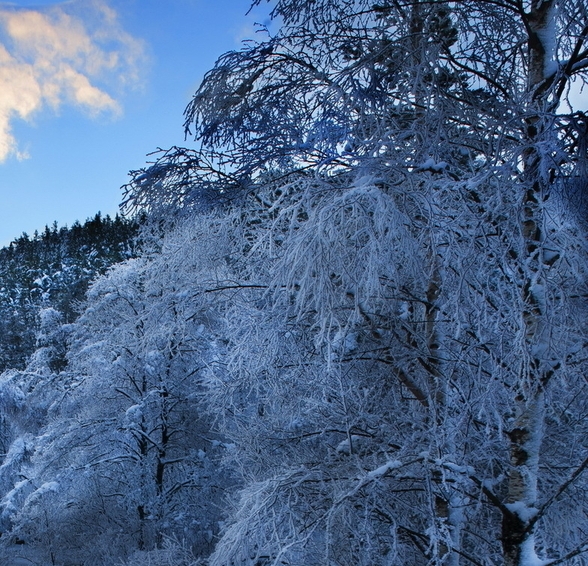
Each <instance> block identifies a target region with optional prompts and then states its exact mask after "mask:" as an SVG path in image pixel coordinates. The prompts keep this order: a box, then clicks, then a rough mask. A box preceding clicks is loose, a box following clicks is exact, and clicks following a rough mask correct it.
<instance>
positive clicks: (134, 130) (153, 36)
mask: <svg viewBox="0 0 588 566" xmlns="http://www.w3.org/2000/svg"><path fill="white" fill-rule="evenodd" d="M249 5H250V3H249V0H214V1H210V0H69V1H66V2H55V1H51V0H44V1H39V0H37V1H26V0H20V1H18V2H0V202H1V203H2V205H1V207H0V246H1V245H6V244H7V243H9V242H10V241H11V240H12V239H14V238H15V237H17V236H19V235H20V234H21V233H22V232H27V233H28V234H32V233H33V232H34V231H35V230H39V231H41V230H43V228H44V226H45V225H46V224H49V225H50V224H52V223H53V221H54V220H56V221H57V222H58V224H59V225H65V224H67V225H71V224H72V223H73V222H74V221H75V220H76V219H78V220H80V221H84V220H85V219H86V218H87V217H89V216H93V215H94V214H95V213H96V212H98V211H101V212H102V213H103V214H110V215H114V214H116V212H117V209H118V204H119V202H120V200H121V191H120V186H121V185H123V184H124V183H125V182H127V180H128V176H127V173H128V171H129V170H131V169H138V168H140V167H141V166H143V165H144V164H145V162H146V159H147V157H146V154H147V153H149V152H151V151H153V150H155V149H156V148H157V147H162V148H167V147H170V146H172V145H182V144H185V143H188V144H189V142H185V141H184V134H183V129H182V122H183V120H182V113H183V110H184V108H185V106H186V105H187V103H188V102H189V100H190V97H191V95H192V94H193V93H194V91H195V90H196V88H197V86H198V84H199V82H200V80H201V79H202V77H203V75H204V73H205V72H206V71H207V70H208V69H209V68H211V67H212V65H213V64H214V62H215V60H216V59H217V57H218V56H219V55H221V54H222V53H224V52H225V51H227V50H230V49H238V48H239V46H240V45H241V41H242V40H243V39H245V38H247V37H252V36H254V34H255V27H254V24H255V22H263V23H268V16H267V13H268V7H267V6H264V8H262V9H258V10H256V11H254V12H252V13H251V14H249V15H246V14H247V11H248V9H249Z"/></svg>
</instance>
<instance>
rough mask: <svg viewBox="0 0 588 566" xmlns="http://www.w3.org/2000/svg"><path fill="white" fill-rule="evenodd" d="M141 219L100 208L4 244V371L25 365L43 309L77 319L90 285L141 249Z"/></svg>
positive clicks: (0, 282) (0, 289)
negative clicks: (90, 214) (83, 219)
mask: <svg viewBox="0 0 588 566" xmlns="http://www.w3.org/2000/svg"><path fill="white" fill-rule="evenodd" d="M138 231H139V222H138V221H137V220H129V219H125V218H122V217H120V216H118V215H117V216H116V217H115V219H114V220H112V219H111V218H110V217H109V216H106V217H104V218H103V217H102V216H101V215H100V213H98V214H96V216H95V217H94V218H91V219H88V220H87V221H86V222H85V223H84V224H80V223H79V222H75V223H74V224H73V225H72V226H71V228H67V227H61V228H59V227H58V226H57V223H54V224H53V225H52V226H51V228H49V226H46V227H45V230H44V231H43V232H42V233H40V234H39V233H35V234H34V235H33V236H32V237H31V236H29V235H28V234H25V233H23V234H22V235H21V236H20V237H18V238H16V239H15V240H14V241H13V242H11V243H10V245H9V246H6V247H4V248H2V249H0V371H4V370H6V369H10V368H14V369H23V368H24V367H25V365H26V362H27V360H28V358H29V357H30V356H31V354H32V353H33V352H34V350H35V347H36V343H37V339H38V334H39V330H40V323H41V311H43V310H45V309H53V310H55V311H57V312H58V313H59V316H60V318H61V320H62V322H63V323H65V324H68V323H70V322H73V321H74V320H75V318H76V317H77V315H78V314H79V313H78V308H79V306H80V304H81V302H82V301H83V299H84V297H85V294H86V291H87V290H88V285H89V284H90V282H91V281H92V280H94V279H95V278H96V276H98V275H102V274H103V273H105V272H106V270H107V269H108V268H109V267H110V266H111V265H113V264H115V263H118V262H121V261H123V260H125V259H130V258H131V257H134V256H135V255H136V254H137V250H138Z"/></svg>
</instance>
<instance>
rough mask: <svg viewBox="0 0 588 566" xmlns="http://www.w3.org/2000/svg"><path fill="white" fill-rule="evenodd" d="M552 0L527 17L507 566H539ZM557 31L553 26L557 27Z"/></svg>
mask: <svg viewBox="0 0 588 566" xmlns="http://www.w3.org/2000/svg"><path fill="white" fill-rule="evenodd" d="M555 9H556V7H555V3H554V1H553V0H533V1H532V2H531V5H530V9H529V12H528V13H527V14H526V25H527V32H528V57H529V68H528V83H527V88H528V96H529V105H530V110H532V111H531V112H530V116H531V117H530V118H527V121H526V132H525V134H526V142H527V144H528V149H527V150H526V151H525V153H524V154H523V159H524V172H523V174H522V181H523V187H524V191H525V193H524V196H523V201H522V204H523V207H522V217H521V224H520V226H521V235H522V238H523V242H522V243H523V246H522V251H523V257H522V258H521V260H520V266H521V267H520V269H521V273H522V275H523V288H522V302H523V313H522V324H523V331H524V347H525V350H526V351H525V354H524V355H525V358H526V359H525V362H524V367H523V372H522V375H521V383H520V384H519V393H518V396H517V401H518V404H519V406H518V416H517V418H516V421H515V423H514V426H513V428H512V429H511V430H510V432H509V434H508V435H509V440H510V473H509V479H508V495H507V501H506V506H505V508H506V510H507V511H504V512H503V520H502V541H501V542H502V548H503V553H504V564H505V566H532V565H535V564H536V563H537V553H536V545H535V523H534V521H533V518H534V516H535V515H536V503H537V476H538V472H539V453H540V449H541V441H542V436H543V426H544V415H545V396H544V391H543V390H544V387H545V385H546V383H547V379H548V376H547V370H546V367H545V361H544V359H543V358H544V353H545V351H546V350H547V345H548V344H547V340H548V338H547V337H548V335H549V332H548V321H547V313H546V305H545V297H546V293H545V289H546V285H547V279H546V276H545V266H544V265H543V262H542V258H543V256H544V253H543V251H544V248H545V234H544V232H545V231H544V230H543V224H544V219H543V214H544V213H543V195H544V194H545V193H544V190H545V189H546V188H547V187H546V186H545V181H544V180H543V179H542V178H541V176H540V160H541V156H540V154H539V153H538V152H537V150H536V149H535V148H534V146H535V144H536V143H537V142H538V141H540V140H541V139H542V137H543V136H544V135H549V134H548V132H546V131H545V130H546V126H545V125H544V124H543V123H542V119H541V110H542V106H544V105H546V104H547V100H546V99H544V98H543V93H542V91H544V85H545V84H546V80H547V79H548V74H549V72H550V69H549V67H550V64H551V62H552V61H553V53H552V50H553V47H552V46H553V45H554V44H555V38H554V37H553V33H554V27H555V26H553V22H554V19H555ZM552 27H553V29H552Z"/></svg>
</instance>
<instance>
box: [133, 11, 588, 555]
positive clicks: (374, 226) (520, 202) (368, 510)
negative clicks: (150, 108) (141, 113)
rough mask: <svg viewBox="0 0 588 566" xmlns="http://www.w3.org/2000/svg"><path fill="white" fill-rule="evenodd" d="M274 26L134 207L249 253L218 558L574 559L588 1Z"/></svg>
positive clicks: (237, 328)
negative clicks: (183, 222) (212, 217)
mask: <svg viewBox="0 0 588 566" xmlns="http://www.w3.org/2000/svg"><path fill="white" fill-rule="evenodd" d="M274 15H275V16H276V17H279V18H281V20H282V22H283V27H282V30H281V31H280V32H278V33H277V34H276V35H275V36H274V37H268V38H267V40H265V41H261V42H259V43H253V44H251V45H249V46H248V47H246V48H244V49H243V50H241V51H238V52H230V53H227V54H225V55H223V56H222V57H221V58H220V59H219V61H218V62H217V64H216V66H215V67H214V69H212V70H211V71H210V72H209V73H208V75H207V76H206V77H205V79H204V81H203V83H202V85H201V86H200V88H199V89H198V91H197V93H196V95H195V97H194V99H193V102H192V103H191V104H190V106H189V107H188V109H187V111H186V128H187V130H190V129H191V130H192V131H194V132H195V134H196V138H197V140H199V141H200V143H201V146H200V148H199V149H197V150H185V149H177V148H174V149H172V150H170V151H168V152H166V153H164V154H163V155H161V156H160V159H158V161H157V162H156V163H154V164H153V165H152V166H151V167H149V168H146V169H145V170H142V171H139V172H136V173H135V174H134V178H133V181H132V183H131V184H130V185H129V186H128V187H127V193H126V198H127V200H126V204H127V206H128V207H129V208H133V207H136V208H141V207H146V208H147V209H149V210H153V211H156V212H157V211H158V210H168V207H170V206H181V207H183V208H184V209H191V210H196V211H198V210H207V209H208V208H209V207H210V206H211V205H218V204H219V203H220V204H222V203H226V202H229V203H232V204H233V206H234V207H235V208H236V209H238V210H240V211H241V214H242V216H243V218H244V219H243V227H244V228H243V229H244V232H245V233H246V234H248V237H249V239H248V241H249V242H250V244H249V245H245V246H239V245H238V244H237V243H236V244H235V245H236V248H235V255H240V254H243V253H244V254H245V255H244V260H242V263H243V265H244V267H243V268H242V270H241V272H240V278H239V280H238V281H236V282H235V284H234V285H233V286H232V287H231V289H232V292H233V301H234V307H233V308H232V309H231V310H229V311H227V312H229V313H230V317H228V318H227V333H228V334H227V340H228V346H227V356H228V358H227V359H228V361H229V363H228V366H227V367H226V368H223V369H222V370H221V369H220V368H211V371H210V374H209V386H210V396H211V404H212V406H213V407H214V411H215V412H217V413H218V414H219V415H222V417H219V419H218V420H219V423H220V424H221V427H222V430H223V432H224V433H225V434H226V435H228V436H231V437H232V438H233V439H234V441H235V444H236V445H237V447H238V451H237V453H238V462H239V463H240V465H241V466H242V467H243V469H244V470H245V471H246V477H247V478H248V482H247V487H246V488H245V489H244V490H243V492H242V494H241V499H240V502H239V503H237V504H236V505H237V506H236V508H235V511H234V514H233V520H232V523H231V524H230V526H229V527H228V528H227V530H226V532H225V535H224V537H223V538H222V539H221V541H220V543H219V545H218V546H217V549H216V551H215V554H214V555H213V557H212V563H213V564H215V565H228V564H232V563H244V564H260V563H268V564H281V563H289V564H319V563H320V564H348V563H357V564H360V563H365V564H400V563H406V562H410V563H431V564H441V563H444V564H457V563H459V562H463V563H473V564H506V565H508V566H530V565H531V564H537V563H538V561H543V562H542V563H544V564H557V563H564V562H567V563H584V562H583V561H584V558H583V552H584V551H585V550H588V539H587V538H586V537H584V536H583V534H582V533H584V532H585V530H586V527H587V525H586V524H585V520H584V519H583V518H582V514H581V512H580V510H581V509H582V506H583V505H584V504H585V499H584V489H583V486H584V485H585V480H584V475H583V474H584V471H585V468H586V467H587V466H588V460H586V459H585V458H586V456H585V450H586V444H585V437H586V434H585V433H586V431H585V429H584V427H583V426H582V425H581V424H580V423H581V422H582V419H583V415H584V410H585V409H584V402H583V401H582V397H583V394H582V391H583V390H584V385H585V380H584V378H583V372H584V371H585V361H584V360H583V357H582V349H583V347H584V344H585V343H586V330H587V329H586V325H585V322H584V320H585V314H584V313H585V310H584V308H585V306H584V302H585V296H586V259H587V258H586V249H585V243H586V237H585V236H586V235H585V225H584V222H585V219H583V218H578V214H576V211H574V210H573V209H572V208H573V207H572V204H571V203H572V202H573V199H574V198H577V196H578V195H577V192H578V187H580V188H581V187H583V186H584V185H585V181H584V179H583V178H582V175H584V174H585V171H586V163H587V161H586V160H587V159H588V155H587V154H586V147H587V142H586V117H585V116H584V115H583V114H582V113H581V112H578V111H576V112H573V109H570V108H568V107H567V95H568V93H569V89H570V88H571V87H573V88H577V87H578V86H579V85H580V84H582V81H584V80H585V77H586V71H587V70H588V48H587V46H586V38H587V35H588V13H587V9H586V6H585V3H584V2H583V1H574V0H570V1H566V2H558V1H557V0H529V1H522V0H521V1H519V0H478V1H468V0H465V1H463V2H447V1H442V0H433V1H420V0H406V1H400V2H391V1H390V2H388V1H386V2H381V3H375V4H374V3H373V2H369V1H367V0H344V1H341V0H337V1H335V0H318V1H317V0H314V1H310V0H308V1H305V0H300V1H294V0H278V1H277V2H276V5H275V9H274ZM566 112H568V113H567V114H566ZM580 196H581V195H580ZM264 209H265V210H264ZM260 211H262V212H260ZM247 264H249V265H248V266H247ZM256 288H259V289H260V290H259V291H258V292H257V295H256V291H255V289H256ZM219 291H220V289H219ZM213 370H215V371H213Z"/></svg>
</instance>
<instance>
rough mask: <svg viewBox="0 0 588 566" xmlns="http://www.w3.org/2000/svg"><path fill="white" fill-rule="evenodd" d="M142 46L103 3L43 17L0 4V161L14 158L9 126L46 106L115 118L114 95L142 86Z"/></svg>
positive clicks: (61, 7)
mask: <svg viewBox="0 0 588 566" xmlns="http://www.w3.org/2000/svg"><path fill="white" fill-rule="evenodd" d="M143 59H144V55H143V46H142V44H141V42H140V41H139V40H137V39H135V38H133V37H132V36H131V35H129V34H128V33H126V32H125V31H124V30H123V29H122V27H121V26H120V23H119V22H118V19H117V14H116V12H115V11H114V10H113V9H112V8H110V7H109V6H108V5H107V4H105V3H104V2H103V1H102V0H95V1H90V2H88V0H85V1H73V2H72V1H70V2H64V3H62V4H58V5H56V6H52V7H50V8H48V9H44V10H38V9H37V10H32V9H23V8H16V7H9V6H2V5H0V162H1V161H5V160H6V159H7V158H8V157H10V156H14V157H17V158H19V159H23V158H26V154H25V153H23V152H19V150H18V145H17V141H16V140H15V138H14V135H13V133H12V129H11V124H12V121H13V120H14V119H15V118H20V119H23V120H30V119H31V118H32V117H33V116H34V115H35V114H36V113H37V112H39V111H40V110H41V109H42V108H44V107H45V106H49V107H51V108H53V109H54V110H58V109H59V108H60V107H61V106H62V105H66V104H67V105H73V106H77V107H79V108H80V109H82V110H84V111H85V112H87V113H88V114H90V115H91V116H96V115H100V114H103V113H107V114H109V115H114V116H116V115H118V114H120V112H121V111H122V110H121V107H120V104H119V102H118V101H117V100H116V98H115V95H114V94H113V92H120V91H121V89H122V88H128V87H133V86H137V85H138V84H139V83H140V80H139V76H140V69H141V64H142V62H143Z"/></svg>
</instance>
